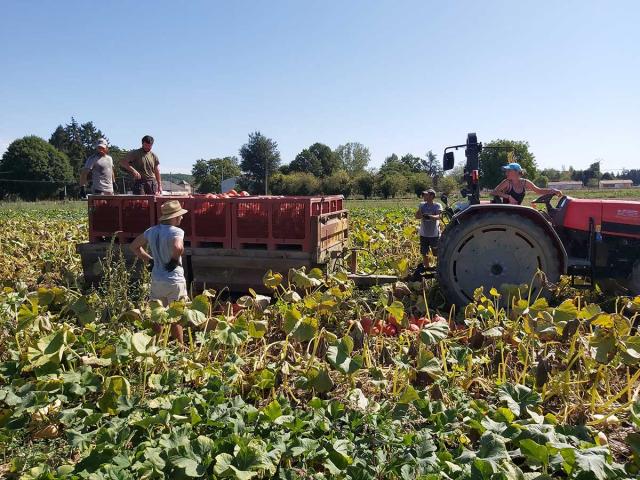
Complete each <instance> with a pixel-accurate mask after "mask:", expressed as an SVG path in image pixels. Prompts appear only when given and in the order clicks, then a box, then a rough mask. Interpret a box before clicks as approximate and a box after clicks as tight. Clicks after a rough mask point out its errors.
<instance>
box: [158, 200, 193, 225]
mask: <svg viewBox="0 0 640 480" xmlns="http://www.w3.org/2000/svg"><path fill="white" fill-rule="evenodd" d="M160 211H161V212H162V216H161V217H160V218H159V220H160V221H161V222H163V221H164V220H169V219H170V218H175V217H179V216H180V215H184V214H185V213H187V212H188V210H185V209H184V208H182V205H180V202H179V201H178V200H169V201H168V202H164V203H163V204H162V206H161V207H160Z"/></svg>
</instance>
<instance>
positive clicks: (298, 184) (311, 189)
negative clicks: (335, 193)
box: [272, 172, 321, 195]
mask: <svg viewBox="0 0 640 480" xmlns="http://www.w3.org/2000/svg"><path fill="white" fill-rule="evenodd" d="M272 189H273V193H275V194H278V195H316V194H318V193H320V189H321V183H320V180H319V179H318V178H317V177H316V176H315V175H312V174H311V173H306V172H293V173H290V174H288V175H283V174H281V173H276V174H275V175H274V176H273V182H272Z"/></svg>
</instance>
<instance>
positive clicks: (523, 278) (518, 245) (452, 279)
mask: <svg viewBox="0 0 640 480" xmlns="http://www.w3.org/2000/svg"><path fill="white" fill-rule="evenodd" d="M454 222H455V220H454ZM438 250H439V251H438V280H439V284H440V286H441V288H442V289H443V292H444V294H445V296H446V298H447V299H448V300H449V301H450V302H451V303H455V304H456V305H459V306H464V305H466V304H468V303H470V302H472V301H473V293H474V291H475V290H476V289H477V288H478V287H484V291H485V293H488V292H489V290H490V289H491V288H492V287H495V288H496V289H498V290H499V291H500V290H501V288H502V287H503V286H505V285H522V284H528V285H531V286H532V293H533V295H534V296H535V295H537V294H538V293H540V290H541V289H542V288H543V285H542V282H541V279H540V277H539V276H536V273H537V272H538V270H542V271H543V272H544V273H545V274H546V277H547V280H549V281H551V282H556V281H557V280H558V279H559V278H560V266H559V262H558V252H557V250H556V247H555V246H554V242H553V241H552V239H551V238H549V235H548V233H547V232H545V230H544V229H543V228H542V227H540V226H539V225H537V224H536V223H535V222H534V221H533V220H531V219H529V218H527V217H525V216H524V215H522V214H520V213H518V212H504V211H502V212H491V211H479V212H477V213H474V214H473V215H470V216H469V217H467V218H464V219H463V220H462V221H461V222H460V223H457V224H451V225H449V227H448V228H447V229H446V230H445V232H444V233H443V235H442V238H441V241H440V245H439V248H438ZM532 282H533V283H532Z"/></svg>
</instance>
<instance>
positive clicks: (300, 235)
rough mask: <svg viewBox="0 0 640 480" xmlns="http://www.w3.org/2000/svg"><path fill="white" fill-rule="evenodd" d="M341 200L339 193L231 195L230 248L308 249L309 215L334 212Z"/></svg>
mask: <svg viewBox="0 0 640 480" xmlns="http://www.w3.org/2000/svg"><path fill="white" fill-rule="evenodd" d="M342 199H343V197H342V196H341V195H335V196H331V197H302V196H298V197H266V196H265V197H249V198H246V197H245V198H234V199H232V200H233V208H232V212H231V215H232V217H231V226H232V240H233V241H232V245H233V248H235V249H242V248H265V249H268V250H286V249H294V250H300V251H304V252H310V251H311V250H312V249H313V248H314V246H313V245H312V244H311V242H312V238H311V217H313V216H318V215H321V214H323V213H330V212H332V211H338V210H337V209H338V208H339V207H340V209H341V207H342ZM332 209H333V210H332Z"/></svg>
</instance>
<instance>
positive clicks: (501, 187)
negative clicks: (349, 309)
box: [491, 179, 509, 198]
mask: <svg viewBox="0 0 640 480" xmlns="http://www.w3.org/2000/svg"><path fill="white" fill-rule="evenodd" d="M508 184H509V182H508V180H506V179H505V180H503V181H501V182H500V183H499V184H498V186H497V187H496V188H494V189H493V190H491V196H494V197H500V198H509V195H507V193H506V191H507V185H508Z"/></svg>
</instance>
